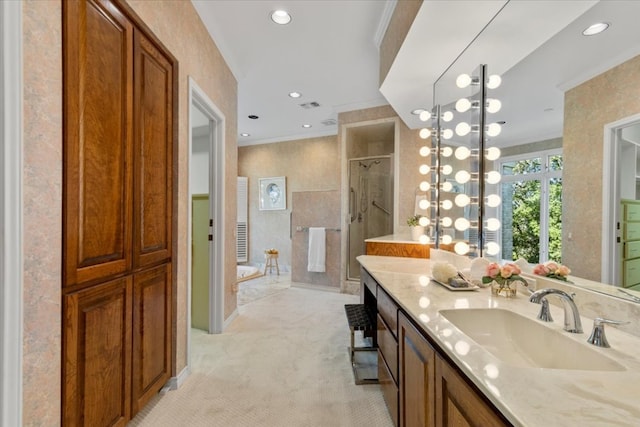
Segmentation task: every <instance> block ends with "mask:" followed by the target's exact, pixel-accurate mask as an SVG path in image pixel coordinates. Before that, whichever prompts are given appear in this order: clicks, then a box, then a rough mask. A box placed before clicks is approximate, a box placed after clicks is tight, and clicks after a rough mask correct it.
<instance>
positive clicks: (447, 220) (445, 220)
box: [441, 216, 453, 227]
mask: <svg viewBox="0 0 640 427" xmlns="http://www.w3.org/2000/svg"><path fill="white" fill-rule="evenodd" d="M441 221H442V226H443V227H451V224H453V221H452V220H451V218H449V217H448V216H443V217H442V219H441Z"/></svg>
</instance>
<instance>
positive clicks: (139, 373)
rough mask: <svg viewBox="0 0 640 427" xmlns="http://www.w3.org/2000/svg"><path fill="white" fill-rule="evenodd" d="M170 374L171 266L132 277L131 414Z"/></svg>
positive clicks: (156, 268)
mask: <svg viewBox="0 0 640 427" xmlns="http://www.w3.org/2000/svg"><path fill="white" fill-rule="evenodd" d="M170 374H171V267H170V265H166V264H165V265H161V266H159V267H155V268H153V269H151V270H147V271H144V272H141V273H138V274H136V275H135V276H134V284H133V408H132V411H133V412H132V415H135V414H136V413H137V412H138V410H140V409H141V408H142V407H143V406H144V405H145V403H146V402H147V401H148V400H149V399H150V398H151V397H153V395H155V394H156V393H157V392H158V391H159V390H160V388H162V386H163V385H164V384H165V383H166V382H167V380H168V379H169V376H170Z"/></svg>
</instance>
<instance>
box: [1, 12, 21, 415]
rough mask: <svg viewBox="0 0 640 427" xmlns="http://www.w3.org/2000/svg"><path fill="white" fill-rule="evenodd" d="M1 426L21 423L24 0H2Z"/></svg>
mask: <svg viewBox="0 0 640 427" xmlns="http://www.w3.org/2000/svg"><path fill="white" fill-rule="evenodd" d="M0 22H1V23H2V26H1V28H2V38H1V40H2V44H1V45H0V85H1V86H0V99H2V114H1V115H0V131H1V132H2V142H1V144H2V145H1V146H0V164H1V165H2V171H3V173H1V174H0V221H2V228H0V230H4V232H3V233H0V253H1V256H0V296H1V298H0V312H1V313H2V316H0V383H1V386H0V414H1V415H0V425H13V426H18V425H22V344H23V343H22V340H23V313H22V304H23V301H22V287H23V246H22V238H23V235H22V229H23V225H22V222H23V206H22V201H23V198H22V193H23V191H22V147H23V142H22V2H5V1H3V2H0Z"/></svg>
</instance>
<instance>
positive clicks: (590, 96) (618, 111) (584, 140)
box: [562, 56, 640, 281]
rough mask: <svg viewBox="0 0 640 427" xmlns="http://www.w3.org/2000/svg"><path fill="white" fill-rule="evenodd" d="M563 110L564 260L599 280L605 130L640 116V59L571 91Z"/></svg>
mask: <svg viewBox="0 0 640 427" xmlns="http://www.w3.org/2000/svg"><path fill="white" fill-rule="evenodd" d="M564 111H565V113H564V115H565V117H564V141H563V160H564V172H563V184H562V185H563V196H562V197H563V203H562V205H563V206H562V222H563V230H562V257H563V260H562V261H563V263H565V264H567V265H569V266H570V267H571V269H572V270H573V271H574V273H575V274H576V275H577V276H580V277H584V278H586V279H590V280H596V281H600V275H601V252H602V251H601V247H600V243H601V239H602V192H603V191H610V189H603V188H602V162H603V146H602V140H603V134H604V126H605V125H606V124H607V123H612V122H615V121H617V120H620V119H622V118H625V117H628V116H632V115H634V114H638V112H640V56H637V57H635V58H633V59H631V60H629V61H627V62H625V63H623V64H621V65H619V66H617V67H615V68H612V69H611V70H609V71H607V72H605V73H603V74H601V75H599V76H597V77H595V78H593V79H591V80H589V81H587V82H586V83H583V84H581V85H580V86H578V87H576V88H574V89H571V90H569V91H568V92H567V93H566V94H565V105H564ZM569 233H571V235H572V238H571V239H569V238H568V235H569Z"/></svg>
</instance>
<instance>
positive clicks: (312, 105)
mask: <svg viewBox="0 0 640 427" xmlns="http://www.w3.org/2000/svg"><path fill="white" fill-rule="evenodd" d="M300 106H301V107H302V108H304V109H305V110H310V109H312V108H318V107H319V106H320V104H318V103H317V102H316V101H311V102H306V103H304V104H300Z"/></svg>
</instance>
